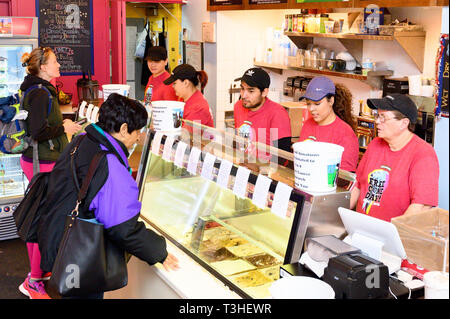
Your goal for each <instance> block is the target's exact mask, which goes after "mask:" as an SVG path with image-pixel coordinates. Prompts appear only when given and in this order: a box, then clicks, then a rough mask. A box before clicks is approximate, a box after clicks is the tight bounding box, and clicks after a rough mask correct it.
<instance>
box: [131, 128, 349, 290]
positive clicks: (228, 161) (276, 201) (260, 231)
mask: <svg viewBox="0 0 450 319" xmlns="http://www.w3.org/2000/svg"><path fill="white" fill-rule="evenodd" d="M185 124H186V123H185ZM195 136H197V137H198V138H196V137H195ZM237 139H239V137H237V136H234V134H232V133H227V132H223V131H220V132H219V131H217V130H214V129H210V128H208V129H206V128H205V127H201V128H199V129H198V131H197V134H196V130H195V128H194V129H192V128H191V129H189V130H183V132H182V133H181V134H177V135H173V134H163V133H161V132H155V131H152V130H150V131H149V133H148V134H147V138H146V141H145V144H144V147H143V150H142V156H141V162H140V165H139V171H138V176H137V182H138V185H139V189H140V201H141V202H142V209H141V218H142V219H143V220H144V221H146V222H147V223H148V224H150V225H151V226H152V227H154V228H155V229H156V230H157V231H159V232H160V233H162V234H163V235H164V236H165V237H166V238H167V239H168V240H170V241H171V242H172V243H174V244H175V245H176V246H177V247H179V248H180V249H181V250H182V251H184V252H185V253H186V254H188V255H189V256H190V257H191V258H193V259H194V260H195V261H196V262H198V263H199V264H200V265H202V266H203V267H204V268H205V269H206V270H208V271H209V272H210V273H211V274H212V275H213V276H215V277H216V278H218V279H219V280H221V281H222V282H223V283H224V284H225V285H226V286H228V287H229V288H231V289H232V290H233V291H235V292H236V293H238V294H239V295H240V296H242V297H244V298H267V297H270V292H269V287H270V285H271V284H272V283H273V282H274V281H275V280H277V279H279V270H280V266H281V265H283V264H289V263H292V262H297V261H298V260H299V258H300V253H301V252H302V250H303V244H304V239H305V236H306V233H307V229H308V227H307V225H308V223H309V220H310V219H311V216H313V215H314V214H312V212H313V211H314V209H311V207H312V206H314V205H311V202H312V201H311V198H313V197H311V196H310V195H308V194H306V193H303V192H301V191H299V190H297V189H294V188H293V176H294V172H293V170H292V169H291V168H289V166H290V165H287V166H288V167H285V166H280V165H278V164H276V163H278V162H285V161H284V160H287V161H289V160H292V158H291V159H289V154H290V153H286V152H283V151H281V150H277V149H275V151H274V149H273V148H269V151H270V153H272V151H274V152H273V153H272V160H271V161H267V162H260V161H259V160H257V159H254V158H253V159H252V158H250V157H248V156H246V154H245V153H243V152H241V151H240V150H242V149H245V147H243V146H245V145H244V144H243V143H246V141H239V140H237ZM227 140H228V142H227ZM266 147H267V146H266ZM266 150H267V149H266ZM275 153H276V156H277V157H278V158H275V157H274V154H275ZM280 159H283V161H280ZM285 164H288V162H285ZM291 164H292V162H291ZM291 166H292V165H291ZM308 203H309V204H308ZM344 206H345V205H344ZM305 208H307V209H306V210H305ZM305 211H306V214H305ZM305 216H307V218H305Z"/></svg>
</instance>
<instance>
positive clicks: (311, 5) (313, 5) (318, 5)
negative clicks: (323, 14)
mask: <svg viewBox="0 0 450 319" xmlns="http://www.w3.org/2000/svg"><path fill="white" fill-rule="evenodd" d="M353 2H354V0H349V1H327V2H307V3H297V1H296V0H289V1H288V3H289V4H288V8H289V9H331V8H351V7H352V6H353Z"/></svg>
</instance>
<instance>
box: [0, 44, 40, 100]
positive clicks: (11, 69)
mask: <svg viewBox="0 0 450 319" xmlns="http://www.w3.org/2000/svg"><path fill="white" fill-rule="evenodd" d="M15 42H23V43H22V44H6V42H3V41H0V97H4V96H9V95H13V94H15V93H17V91H18V90H19V88H20V85H21V84H22V82H23V79H24V78H25V76H26V72H25V68H24V67H23V66H22V62H20V58H21V57H22V55H23V54H24V53H25V52H31V50H33V43H31V42H28V43H26V41H17V40H16V41H15Z"/></svg>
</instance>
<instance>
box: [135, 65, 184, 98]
mask: <svg viewBox="0 0 450 319" xmlns="http://www.w3.org/2000/svg"><path fill="white" fill-rule="evenodd" d="M168 77H170V74H169V73H168V72H167V71H164V72H163V73H162V74H161V75H158V76H157V77H156V78H155V77H154V76H153V75H152V76H151V77H150V78H149V79H148V83H147V86H146V87H145V94H144V96H147V93H148V92H147V90H148V87H149V86H150V85H153V90H152V99H151V101H178V100H179V99H178V97H177V95H176V94H175V90H174V89H173V87H172V85H165V84H164V83H163V81H164V80H165V79H167V78H168ZM144 100H145V98H144Z"/></svg>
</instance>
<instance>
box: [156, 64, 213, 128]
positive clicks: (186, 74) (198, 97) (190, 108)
mask: <svg viewBox="0 0 450 319" xmlns="http://www.w3.org/2000/svg"><path fill="white" fill-rule="evenodd" d="M206 83H208V75H207V74H206V72H205V71H203V70H202V71H196V70H195V69H194V67H193V66H192V65H189V64H181V65H179V66H177V67H176V68H175V69H174V70H173V72H172V75H171V76H170V77H169V78H168V79H166V80H165V81H164V84H165V85H170V84H172V86H173V89H174V90H175V94H176V95H177V96H178V97H180V98H182V99H183V101H184V102H185V105H184V111H183V119H185V120H189V121H193V122H194V121H195V122H200V123H201V124H202V125H207V126H210V127H214V120H213V117H212V115H211V111H210V109H209V104H208V101H207V100H206V99H205V97H204V96H203V94H202V92H201V91H200V90H199V89H198V86H199V84H200V89H201V90H203V89H204V87H205V86H206Z"/></svg>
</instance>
